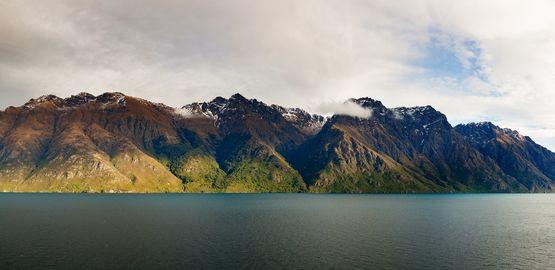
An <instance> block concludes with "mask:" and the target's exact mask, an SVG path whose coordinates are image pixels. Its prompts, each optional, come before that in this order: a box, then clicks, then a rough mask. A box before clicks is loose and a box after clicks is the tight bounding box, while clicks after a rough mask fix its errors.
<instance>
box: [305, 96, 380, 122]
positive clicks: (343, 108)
mask: <svg viewBox="0 0 555 270" xmlns="http://www.w3.org/2000/svg"><path fill="white" fill-rule="evenodd" d="M315 110H316V111H317V112H319V113H321V114H324V115H326V114H338V115H348V116H353V117H360V118H369V117H370V116H372V110H371V109H368V108H364V107H362V106H360V105H359V104H357V103H355V102H352V101H350V100H347V101H344V102H325V103H322V104H320V105H318V106H316V108H315Z"/></svg>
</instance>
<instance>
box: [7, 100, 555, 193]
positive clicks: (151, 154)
mask: <svg viewBox="0 0 555 270" xmlns="http://www.w3.org/2000/svg"><path fill="white" fill-rule="evenodd" d="M348 102H352V103H355V104H358V106H360V107H362V108H364V109H365V110H368V111H370V112H371V116H369V117H355V116H348V115H333V116H330V117H324V116H321V115H316V114H310V113H308V112H306V111H304V110H302V109H298V108H285V107H282V106H278V105H267V104H265V103H263V102H261V101H258V100H256V99H247V98H245V97H243V96H241V95H240V94H235V95H233V96H231V97H229V98H222V97H217V98H215V99H214V100H212V101H210V102H202V103H192V104H188V105H185V106H183V107H182V108H173V107H169V106H166V105H164V104H160V103H154V102H149V101H147V100H144V99H141V98H136V97H131V96H126V95H124V94H122V93H117V92H116V93H105V94H102V95H99V96H94V95H91V94H88V93H80V94H78V95H74V96H71V97H68V98H59V97H56V96H53V95H47V96H42V97H39V98H36V99H31V100H30V101H28V102H27V103H25V104H24V105H22V106H19V107H8V108H6V109H5V110H4V111H0V191H7V192H12V191H13V192H337V193H365V192H369V193H424V192H445V193H447V192H449V193H450V192H552V191H553V188H554V187H555V153H553V152H551V151H549V150H548V149H546V148H545V147H542V146H540V145H538V144H536V143H535V142H534V141H533V140H532V139H530V138H529V137H527V136H523V135H521V134H519V133H518V132H517V131H514V130H510V129H505V128H501V127H498V126H495V125H494V124H492V123H489V122H482V123H470V124H464V125H457V126H455V127H453V126H452V125H451V124H450V123H449V122H448V121H447V118H446V116H445V115H444V114H442V113H441V112H439V111H437V110H435V109H434V108H433V107H431V106H423V107H410V108H407V107H399V108H387V107H385V106H384V105H383V104H382V103H381V102H380V101H377V100H374V99H371V98H359V99H351V100H349V101H348Z"/></svg>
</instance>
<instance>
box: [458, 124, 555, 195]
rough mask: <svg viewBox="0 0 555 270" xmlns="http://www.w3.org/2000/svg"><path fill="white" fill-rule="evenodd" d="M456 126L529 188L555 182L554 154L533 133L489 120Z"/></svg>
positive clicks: (509, 173)
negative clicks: (532, 135) (538, 142)
mask: <svg viewBox="0 0 555 270" xmlns="http://www.w3.org/2000/svg"><path fill="white" fill-rule="evenodd" d="M455 129H456V130H457V131H458V132H459V133H460V134H462V135H463V136H464V137H465V139H466V140H467V141H468V142H469V143H470V144H472V146H473V147H475V148H476V149H478V150H479V151H480V152H481V153H482V154H483V155H485V156H486V157H489V158H491V159H492V160H494V161H495V162H496V163H497V164H498V165H499V167H500V168H501V169H502V170H503V172H505V173H506V174H507V175H510V176H512V177H514V178H515V179H518V180H520V182H521V183H522V184H523V185H524V186H525V187H526V189H528V190H531V191H541V190H546V189H549V187H550V186H552V185H553V179H555V165H554V164H555V155H554V154H553V153H552V152H551V151H549V150H547V149H546V148H545V147H542V146H541V145H538V144H536V143H535V142H534V141H532V139H530V137H527V136H522V135H520V134H519V133H518V132H517V131H514V130H510V129H506V128H500V127H498V126H496V125H494V124H492V123H489V122H483V123H470V124H466V125H458V126H456V127H455Z"/></svg>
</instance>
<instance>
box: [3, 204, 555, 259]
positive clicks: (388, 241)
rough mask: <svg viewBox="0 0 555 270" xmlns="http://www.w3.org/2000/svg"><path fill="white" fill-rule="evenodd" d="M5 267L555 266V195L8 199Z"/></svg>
mask: <svg viewBox="0 0 555 270" xmlns="http://www.w3.org/2000/svg"><path fill="white" fill-rule="evenodd" d="M0 268H1V269H33V268H37V269H38V268H40V269H48V268H50V269H155V268H157V269H170V268H171V269H175V268H181V269H190V268H201V269H221V268H236V269H282V268H293V269H355V268H358V269H444V268H452V269H478V268H480V269H481V268H486V269H507V268H515V269H555V195H544V194H535V195H509V194H506V195H501V194H496V195H493V194H492V195H314V194H251V195H231V194H216V195H178V194H175V195H90V194H89V195H86V194H85V195H69V194H65V195H63V194H0Z"/></svg>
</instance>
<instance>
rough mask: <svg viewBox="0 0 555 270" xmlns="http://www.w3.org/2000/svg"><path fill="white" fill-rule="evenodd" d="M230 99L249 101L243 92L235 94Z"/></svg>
mask: <svg viewBox="0 0 555 270" xmlns="http://www.w3.org/2000/svg"><path fill="white" fill-rule="evenodd" d="M229 99H230V100H240V101H247V98H245V97H244V96H243V95H241V94H239V93H235V94H233V95H232V96H231V97H230V98H229Z"/></svg>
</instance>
